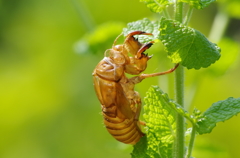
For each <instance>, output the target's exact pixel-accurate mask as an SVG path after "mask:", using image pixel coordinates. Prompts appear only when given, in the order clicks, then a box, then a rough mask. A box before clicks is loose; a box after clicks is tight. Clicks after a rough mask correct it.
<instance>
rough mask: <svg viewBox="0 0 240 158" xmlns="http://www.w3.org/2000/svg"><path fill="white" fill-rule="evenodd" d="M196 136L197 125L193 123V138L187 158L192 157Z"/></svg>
mask: <svg viewBox="0 0 240 158" xmlns="http://www.w3.org/2000/svg"><path fill="white" fill-rule="evenodd" d="M195 136H196V125H195V124H194V123H192V133H191V138H190V142H189V145H188V152H187V156H186V158H190V157H191V155H192V149H193V145H194V141H195Z"/></svg>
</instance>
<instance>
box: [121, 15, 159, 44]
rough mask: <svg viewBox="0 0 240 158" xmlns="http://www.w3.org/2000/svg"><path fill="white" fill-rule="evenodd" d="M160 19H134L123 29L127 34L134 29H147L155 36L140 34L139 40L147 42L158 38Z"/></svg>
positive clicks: (146, 30)
mask: <svg viewBox="0 0 240 158" xmlns="http://www.w3.org/2000/svg"><path fill="white" fill-rule="evenodd" d="M159 27H160V24H159V21H150V20H149V19H148V18H144V19H142V20H138V21H134V22H131V23H128V24H127V27H126V28H124V29H123V34H124V36H126V35H127V34H129V33H130V32H132V31H145V32H147V33H152V34H153V36H142V35H140V36H138V40H139V41H140V42H141V43H146V42H149V41H152V40H154V39H156V38H157V37H158V35H159V33H160V31H159Z"/></svg>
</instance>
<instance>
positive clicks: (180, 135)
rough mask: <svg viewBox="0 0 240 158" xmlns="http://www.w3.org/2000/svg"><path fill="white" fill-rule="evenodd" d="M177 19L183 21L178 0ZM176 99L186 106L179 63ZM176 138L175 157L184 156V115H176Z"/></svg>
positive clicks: (176, 74) (176, 71)
mask: <svg viewBox="0 0 240 158" xmlns="http://www.w3.org/2000/svg"><path fill="white" fill-rule="evenodd" d="M175 19H176V20H177V21H179V22H181V23H182V22H183V3H182V2H178V1H176V4H175ZM175 93H176V95H175V99H176V102H177V103H178V104H180V105H181V106H182V107H184V67H183V66H182V65H179V67H178V68H177V69H176V70H175ZM176 118H177V119H176V138H175V141H174V153H173V157H174V158H184V151H185V137H184V136H185V127H184V125H185V121H184V118H183V116H181V115H180V114H177V117H176Z"/></svg>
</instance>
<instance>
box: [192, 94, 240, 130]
mask: <svg viewBox="0 0 240 158" xmlns="http://www.w3.org/2000/svg"><path fill="white" fill-rule="evenodd" d="M238 113H240V98H237V99H235V98H232V97H230V98H228V99H226V100H223V101H219V102H216V103H214V104H213V105H212V106H211V107H210V108H209V109H208V110H207V111H206V112H204V113H203V115H202V118H201V119H199V121H198V122H197V125H198V128H197V131H198V133H199V134H205V133H210V132H211V131H212V129H213V128H214V127H215V126H216V124H217V123H218V122H223V121H226V120H228V119H230V118H231V117H233V116H234V115H237V114H238Z"/></svg>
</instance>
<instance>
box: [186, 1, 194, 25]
mask: <svg viewBox="0 0 240 158" xmlns="http://www.w3.org/2000/svg"><path fill="white" fill-rule="evenodd" d="M192 12H193V7H192V6H189V8H188V12H187V16H186V19H185V21H184V24H185V25H188V23H189V21H190V19H191V17H192Z"/></svg>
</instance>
